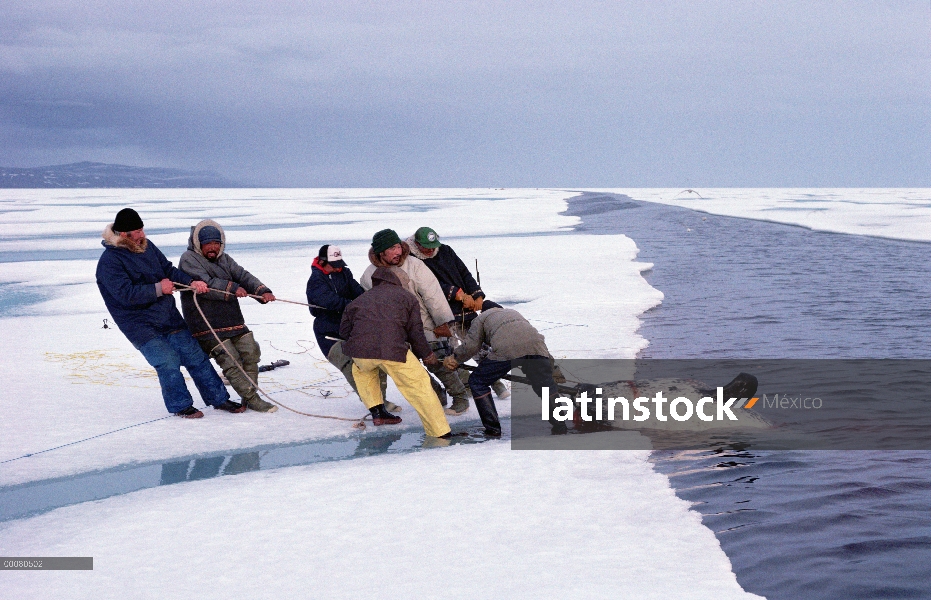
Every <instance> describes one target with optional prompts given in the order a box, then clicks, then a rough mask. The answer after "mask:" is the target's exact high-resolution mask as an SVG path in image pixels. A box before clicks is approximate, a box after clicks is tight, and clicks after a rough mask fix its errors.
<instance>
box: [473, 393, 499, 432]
mask: <svg viewBox="0 0 931 600" xmlns="http://www.w3.org/2000/svg"><path fill="white" fill-rule="evenodd" d="M472 401H473V402H475V408H476V410H478V416H479V418H480V419H481V420H482V425H484V426H485V433H486V434H487V435H491V436H500V435H501V422H500V421H498V409H496V408H495V401H494V400H492V399H491V394H485V395H484V396H482V397H481V398H473V399H472Z"/></svg>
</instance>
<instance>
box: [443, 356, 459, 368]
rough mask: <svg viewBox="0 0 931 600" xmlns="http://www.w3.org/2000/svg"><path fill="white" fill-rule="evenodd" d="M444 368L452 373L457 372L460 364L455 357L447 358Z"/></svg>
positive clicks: (444, 360) (444, 361)
mask: <svg viewBox="0 0 931 600" xmlns="http://www.w3.org/2000/svg"><path fill="white" fill-rule="evenodd" d="M443 366H444V367H446V368H447V369H449V370H450V371H455V370H456V367H458V366H459V363H458V362H457V361H456V358H455V357H454V356H447V357H446V358H444V359H443Z"/></svg>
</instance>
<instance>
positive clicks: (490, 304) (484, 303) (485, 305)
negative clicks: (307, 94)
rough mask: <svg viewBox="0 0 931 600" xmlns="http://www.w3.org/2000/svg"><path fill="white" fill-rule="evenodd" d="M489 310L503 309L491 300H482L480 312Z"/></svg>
mask: <svg viewBox="0 0 931 600" xmlns="http://www.w3.org/2000/svg"><path fill="white" fill-rule="evenodd" d="M489 308H504V307H503V306H501V305H500V304H498V303H497V302H492V301H491V300H483V301H482V311H486V310H488V309H489Z"/></svg>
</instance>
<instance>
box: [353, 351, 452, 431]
mask: <svg viewBox="0 0 931 600" xmlns="http://www.w3.org/2000/svg"><path fill="white" fill-rule="evenodd" d="M352 362H353V365H352V377H353V379H355V380H356V387H358V388H359V397H360V398H362V403H363V404H365V407H366V408H372V407H373V406H378V405H379V404H382V403H383V402H384V398H382V395H381V386H380V385H379V383H378V371H379V369H380V370H382V371H384V372H385V373H387V374H388V377H390V378H391V380H392V381H393V382H394V385H396V386H397V387H398V391H399V392H401V395H402V396H404V398H405V399H406V400H407V401H408V402H410V404H411V406H413V407H414V410H416V411H417V414H418V415H419V416H420V421H421V422H422V423H423V430H424V432H426V434H427V435H429V436H432V437H440V436H441V435H445V434H447V433H449V422H448V421H447V420H446V414H445V413H444V412H443V407H442V406H440V403H439V402H438V401H437V399H436V393H435V392H434V391H433V386H432V385H430V375H428V374H427V372H426V371H425V370H424V368H423V367H422V366H421V364H420V361H419V360H417V358H416V357H415V356H414V353H413V352H411V351H410V350H408V351H407V361H405V362H395V361H393V360H382V359H378V358H354V359H352Z"/></svg>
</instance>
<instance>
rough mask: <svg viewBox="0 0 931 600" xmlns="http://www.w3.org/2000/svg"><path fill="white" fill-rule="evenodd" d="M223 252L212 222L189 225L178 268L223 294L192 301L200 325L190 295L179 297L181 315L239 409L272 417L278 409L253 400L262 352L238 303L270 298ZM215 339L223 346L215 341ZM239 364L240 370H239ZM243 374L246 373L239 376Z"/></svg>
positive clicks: (221, 234)
mask: <svg viewBox="0 0 931 600" xmlns="http://www.w3.org/2000/svg"><path fill="white" fill-rule="evenodd" d="M225 248H226V232H224V231H223V228H222V227H220V224H219V223H217V222H216V221H212V220H210V219H204V220H203V221H201V222H200V223H198V224H197V225H195V226H193V227H191V237H190V238H189V239H188V246H187V251H186V252H185V253H184V254H182V255H181V260H180V261H178V268H180V269H181V270H182V271H184V272H185V273H187V274H188V275H190V276H191V277H195V278H197V279H200V280H202V281H203V282H205V283H206V284H207V287H209V288H211V290H223V291H222V292H219V291H209V292H207V293H206V294H204V295H203V296H201V297H199V298H198V299H197V300H198V304H199V305H200V308H201V310H202V311H204V316H206V317H207V321H206V322H205V321H204V319H203V317H201V316H200V312H198V310H197V306H195V305H194V296H193V295H191V294H184V295H183V296H181V311H182V313H183V314H184V320H185V321H187V325H188V328H189V329H190V330H191V332H192V333H193V335H194V339H195V340H197V342H198V343H199V344H200V347H201V348H203V350H204V352H206V353H207V354H209V355H210V357H211V358H212V359H214V360H215V361H217V364H218V365H220V368H221V369H223V375H225V376H226V379H227V381H229V382H230V385H232V386H233V389H234V390H236V392H237V393H238V394H239V396H240V398H242V404H243V406H246V407H248V408H250V409H252V410H255V411H258V412H267V413H272V412H275V411H276V410H278V407H277V406H275V405H274V404H271V403H270V402H266V401H265V400H262V399H261V398H259V394H258V390H256V389H255V386H254V385H252V384H253V382H254V383H258V380H259V360H260V359H261V358H262V350H261V348H259V344H258V342H256V341H255V336H254V335H253V334H252V332H251V331H249V328H248V327H246V320H245V318H244V317H243V315H242V309H241V308H240V307H239V299H240V298H245V297H247V296H249V295H250V294H251V295H253V296H261V299H259V300H258V301H259V302H260V303H261V304H267V303H269V302H273V301H274V300H275V295H274V294H272V291H271V290H270V289H268V287H266V286H265V284H263V283H262V282H261V281H259V280H258V279H257V278H256V277H255V276H253V275H252V274H251V273H250V272H249V271H247V270H245V269H243V268H242V267H241V266H239V264H238V263H237V262H236V261H235V260H233V257H232V256H230V255H229V254H227V253H226V252H225V251H224V250H225ZM208 323H209V325H208ZM211 327H213V331H215V332H216V337H214V334H213V332H211V330H210V328H211ZM217 337H219V338H220V339H221V340H223V342H222V343H218V342H217ZM240 366H241V367H242V371H240V370H239V367H240ZM243 371H245V372H246V373H245V374H243ZM247 375H248V377H247Z"/></svg>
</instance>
